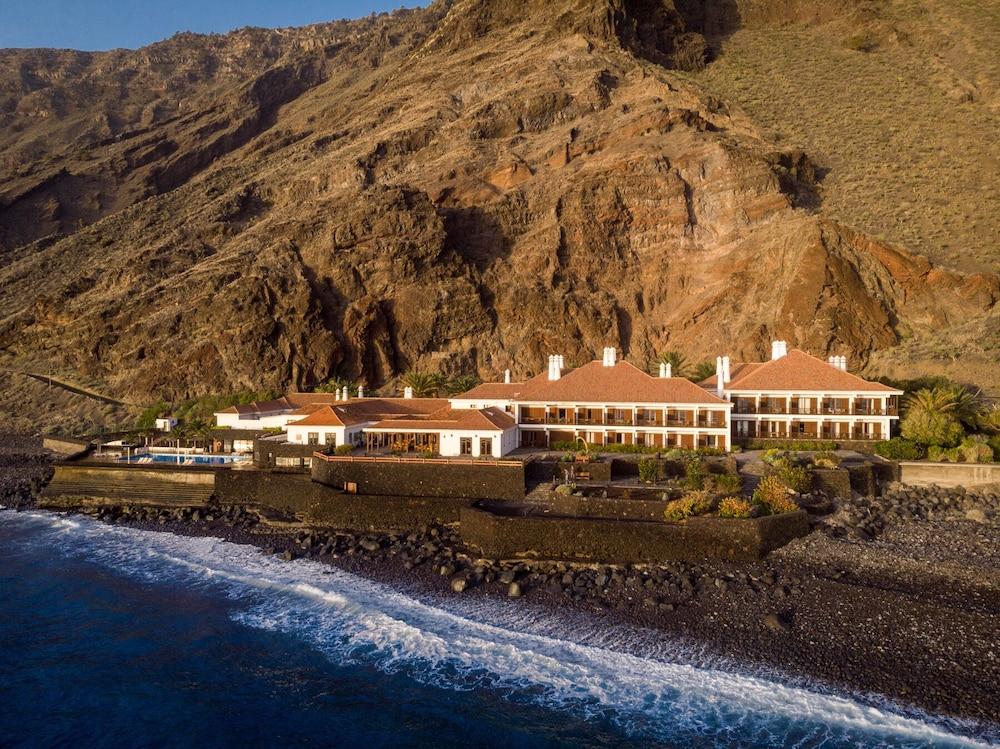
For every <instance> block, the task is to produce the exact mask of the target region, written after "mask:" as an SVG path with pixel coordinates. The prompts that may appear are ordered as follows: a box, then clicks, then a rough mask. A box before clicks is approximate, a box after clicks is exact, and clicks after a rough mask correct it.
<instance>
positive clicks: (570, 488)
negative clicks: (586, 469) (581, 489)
mask: <svg viewBox="0 0 1000 749" xmlns="http://www.w3.org/2000/svg"><path fill="white" fill-rule="evenodd" d="M574 491H576V485H575V484H559V486H557V487H556V494H564V495H566V496H569V495H571V494H572V493H573V492H574Z"/></svg>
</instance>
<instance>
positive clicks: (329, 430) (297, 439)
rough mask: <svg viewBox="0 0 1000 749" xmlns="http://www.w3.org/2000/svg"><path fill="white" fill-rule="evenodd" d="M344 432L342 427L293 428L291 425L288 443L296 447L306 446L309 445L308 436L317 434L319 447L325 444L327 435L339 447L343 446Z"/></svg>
mask: <svg viewBox="0 0 1000 749" xmlns="http://www.w3.org/2000/svg"><path fill="white" fill-rule="evenodd" d="M345 431H346V430H345V429H344V427H337V426H295V425H294V424H292V425H290V426H289V427H288V441H289V442H293V443H295V444H297V445H306V444H308V443H309V434H310V433H311V432H315V433H317V434H319V445H320V446H323V445H326V444H327V440H326V436H327V435H328V434H331V435H333V437H334V439H335V440H336V442H335V443H334V444H335V445H337V446H339V445H343V444H344V437H345V434H344V432H345Z"/></svg>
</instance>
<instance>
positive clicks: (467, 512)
mask: <svg viewBox="0 0 1000 749" xmlns="http://www.w3.org/2000/svg"><path fill="white" fill-rule="evenodd" d="M460 532H461V534H462V538H463V539H464V540H465V541H466V542H467V543H469V544H470V545H472V546H475V547H477V548H479V549H480V550H481V552H482V553H483V555H484V556H486V557H491V558H499V559H516V558H538V559H565V560H574V561H582V562H598V563H605V564H637V563H648V562H660V561H666V560H698V559H705V558H721V559H731V560H741V561H751V560H756V559H760V558H762V557H764V556H765V555H767V554H768V553H769V552H771V551H773V550H774V549H777V548H779V547H781V546H784V545H785V544H786V543H788V542H789V541H791V540H792V539H794V538H797V537H799V536H804V535H806V534H807V533H808V532H809V520H808V516H807V515H806V513H805V512H802V511H799V512H793V513H788V514H785V515H774V516H770V517H765V518H755V519H751V520H735V519H729V518H714V517H706V518H690V519H688V520H687V521H685V522H684V523H676V524H675V523H666V522H651V521H638V520H620V519H614V520H612V519H599V518H587V517H544V516H538V515H528V516H505V515H498V514H494V513H492V512H488V511H486V510H484V509H481V508H479V507H469V508H465V509H463V510H462V511H461V524H460Z"/></svg>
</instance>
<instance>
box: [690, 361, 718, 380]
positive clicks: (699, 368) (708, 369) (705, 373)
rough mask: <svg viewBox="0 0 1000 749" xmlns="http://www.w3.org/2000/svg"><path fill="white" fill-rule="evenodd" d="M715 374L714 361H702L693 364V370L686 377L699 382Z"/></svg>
mask: <svg viewBox="0 0 1000 749" xmlns="http://www.w3.org/2000/svg"><path fill="white" fill-rule="evenodd" d="M714 374H715V362H714V361H708V360H706V361H703V362H698V364H696V365H695V368H694V371H693V372H691V373H690V374H689V375H688V376H687V378H688V379H689V380H691V381H693V382H701V381H702V380H704V379H707V378H709V377H711V376H712V375H714Z"/></svg>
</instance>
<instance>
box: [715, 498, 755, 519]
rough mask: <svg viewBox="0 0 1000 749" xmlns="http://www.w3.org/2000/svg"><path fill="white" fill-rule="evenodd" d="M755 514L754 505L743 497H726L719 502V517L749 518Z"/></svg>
mask: <svg viewBox="0 0 1000 749" xmlns="http://www.w3.org/2000/svg"><path fill="white" fill-rule="evenodd" d="M752 514H753V505H752V504H751V503H750V502H749V501H747V500H745V499H743V498H742V497H726V498H725V499H724V500H722V501H721V502H720V503H719V517H721V518H748V517H750V516H751V515H752Z"/></svg>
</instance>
